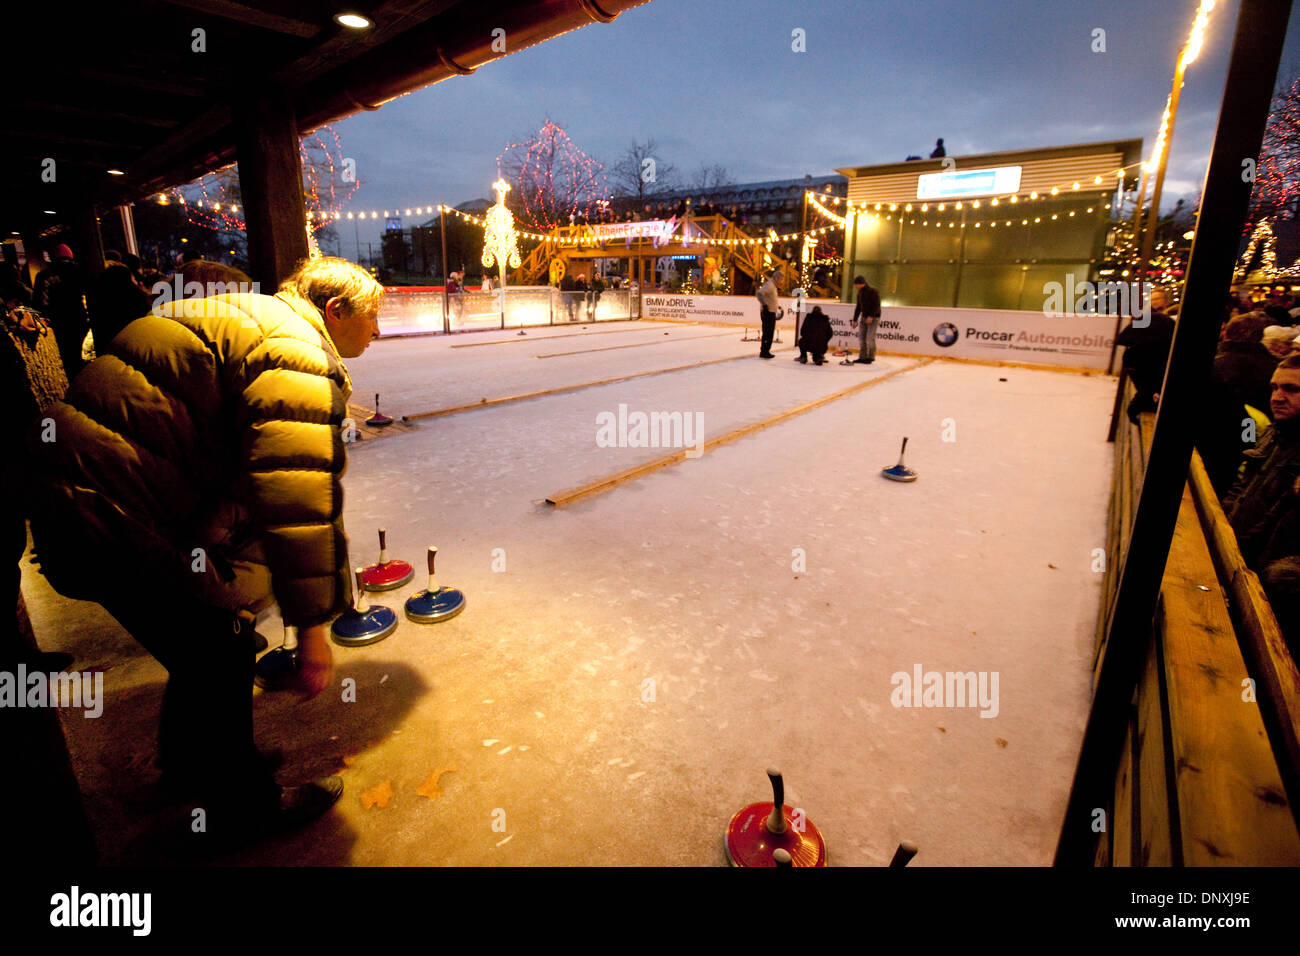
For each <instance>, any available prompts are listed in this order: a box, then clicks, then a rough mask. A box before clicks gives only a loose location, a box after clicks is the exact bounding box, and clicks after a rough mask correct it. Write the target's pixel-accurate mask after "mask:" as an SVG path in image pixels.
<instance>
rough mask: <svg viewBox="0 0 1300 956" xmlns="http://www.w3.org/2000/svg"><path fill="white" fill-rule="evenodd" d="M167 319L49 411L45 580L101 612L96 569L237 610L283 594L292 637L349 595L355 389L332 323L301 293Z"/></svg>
mask: <svg viewBox="0 0 1300 956" xmlns="http://www.w3.org/2000/svg"><path fill="white" fill-rule="evenodd" d="M157 311H158V312H160V313H161V315H153V314H151V315H148V316H145V317H144V318H141V319H137V320H136V321H134V322H132V323H131V324H130V325H128V326H127V327H126V328H125V329H123V330H122V332H121V333H120V334H119V335H118V336H117V337H116V338H115V339H113V341H112V343H111V344H109V345H108V347H107V348H106V349H105V351H104V352H103V353H102V354H101V355H100V357H99V358H97V359H96V360H95V361H94V362H92V363H91V364H90V365H88V366H87V367H86V369H85V370H84V371H83V372H82V373H81V374H80V375H78V376H77V378H76V380H75V381H74V383H73V385H72V387H71V388H70V389H69V391H68V394H67V397H66V399H65V401H63V402H61V403H59V404H57V405H54V406H52V407H51V408H50V410H49V411H48V413H47V414H48V416H49V417H50V418H52V419H54V427H55V431H54V435H53V437H54V440H53V441H45V442H38V443H37V445H36V448H37V456H38V467H37V474H38V475H39V476H41V487H39V488H37V489H36V495H37V498H38V502H39V503H38V513H40V514H41V515H43V518H41V519H37V518H34V519H33V531H34V534H35V535H36V546H37V550H38V554H39V556H40V559H41V564H42V569H43V570H44V572H45V574H46V575H47V576H48V577H49V579H50V582H51V584H52V585H53V586H54V587H55V588H56V589H57V590H59V591H61V592H63V593H64V594H67V595H69V596H72V597H87V598H91V599H93V598H94V597H95V596H96V594H95V587H96V578H97V574H96V572H95V569H96V568H99V569H103V568H104V567H105V564H104V562H111V563H112V566H113V570H115V571H117V570H121V569H122V567H123V562H130V564H128V565H126V566H127V567H129V568H132V569H133V570H138V571H139V572H140V573H141V584H142V585H143V586H147V587H155V586H157V587H179V588H185V589H188V591H189V592H190V593H192V594H193V596H194V597H196V598H197V599H199V600H201V601H203V602H204V603H206V604H209V605H212V606H217V607H223V608H227V609H230V610H233V611H239V610H246V611H252V612H256V611H259V610H261V609H262V608H263V607H265V606H267V605H268V604H269V603H270V602H271V600H272V598H273V597H274V599H275V600H276V601H278V602H279V605H280V611H281V614H282V615H283V617H284V620H285V622H286V623H288V624H292V625H296V626H298V627H308V626H311V625H314V624H319V623H322V622H324V621H326V620H328V619H329V618H330V617H332V616H333V615H334V614H337V613H338V612H339V611H341V610H342V609H343V608H345V607H346V606H347V604H348V602H349V601H350V600H351V593H352V592H351V584H350V575H349V573H348V561H347V542H346V538H345V536H344V531H343V517H342V516H343V491H342V487H341V484H340V479H341V478H342V475H343V471H344V468H345V465H346V457H345V452H344V445H343V436H342V425H343V420H344V418H345V417H346V415H347V400H348V397H349V395H350V394H351V392H352V383H351V380H350V379H349V378H348V374H347V369H346V368H345V367H344V366H343V363H342V361H341V359H340V357H339V354H338V352H337V351H336V350H335V348H334V344H333V342H332V341H331V340H330V337H329V334H328V333H327V332H326V330H325V326H324V322H323V320H322V319H321V316H320V313H319V312H317V310H316V309H315V307H314V306H312V305H311V304H310V303H309V302H307V301H305V300H303V299H300V298H298V297H296V296H293V295H290V294H287V293H281V294H280V295H277V296H264V295H256V294H237V295H236V294H231V295H221V296H215V297H213V298H208V299H190V300H185V301H181V302H172V303H169V304H167V305H165V306H163V307H161V308H160V309H158V310H157ZM41 525H43V526H44V527H43V528H42V527H41ZM42 530H44V531H45V534H44V535H42V534H40V533H39V532H40V531H42ZM136 562H138V568H137V566H136ZM145 596H147V591H143V590H142V597H145Z"/></svg>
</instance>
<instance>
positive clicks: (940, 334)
mask: <svg viewBox="0 0 1300 956" xmlns="http://www.w3.org/2000/svg"><path fill="white" fill-rule="evenodd" d="M958 334H959V333H958V332H957V326H955V325H953V324H952V323H951V322H940V323H939V324H938V325H936V326H935V327H934V344H935V345H938V346H940V347H942V348H945V349H946V348H947V347H948V346H950V345H953V344H954V343H956V341H957V336H958Z"/></svg>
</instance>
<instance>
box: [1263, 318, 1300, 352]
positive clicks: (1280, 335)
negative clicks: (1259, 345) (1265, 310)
mask: <svg viewBox="0 0 1300 956" xmlns="http://www.w3.org/2000/svg"><path fill="white" fill-rule="evenodd" d="M1297 335H1300V327H1296V326H1290V325H1270V326H1268V327H1267V328H1266V329H1264V338H1263V342H1264V348H1266V349H1268V350H1269V352H1271V353H1272V354H1273V355H1274V356H1276V357H1277V358H1279V359H1283V358H1286V356H1287V354H1288V353H1289V352H1290V351H1291V343H1292V342H1294V341H1295V340H1296V336H1297Z"/></svg>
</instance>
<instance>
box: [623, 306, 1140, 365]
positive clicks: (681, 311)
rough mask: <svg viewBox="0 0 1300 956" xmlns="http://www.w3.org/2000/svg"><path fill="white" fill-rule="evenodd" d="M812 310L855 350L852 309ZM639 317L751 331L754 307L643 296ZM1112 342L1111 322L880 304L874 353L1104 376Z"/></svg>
mask: <svg viewBox="0 0 1300 956" xmlns="http://www.w3.org/2000/svg"><path fill="white" fill-rule="evenodd" d="M781 306H782V308H784V309H785V316H784V317H783V319H782V321H781V323H780V324H781V326H782V327H785V328H789V327H792V326H793V319H794V311H795V300H794V299H790V298H783V299H781ZM814 306H817V307H820V308H821V310H822V311H823V312H825V313H826V315H827V316H829V317H830V320H831V328H832V329H833V330H834V333H835V337H834V338H833V339H832V340H831V348H832V349H835V348H852V349H856V348H857V346H858V337H857V332H856V331H853V330H851V329H850V327H849V321H850V319H852V317H853V305H852V303H845V302H838V301H831V300H828V299H808V300H805V302H804V312H805V314H806V313H807V312H810V311H812V309H813V307H814ZM641 317H642V318H643V319H659V320H661V321H676V322H714V323H719V324H729V325H744V326H749V327H757V326H758V324H759V303H758V300H757V299H756V298H755V297H754V296H735V295H677V294H670V293H659V292H648V293H645V294H644V295H642V296H641ZM1114 338H1115V317H1114V316H1110V315H1066V316H1049V315H1044V314H1043V313H1042V312H1019V311H1011V310H1003V309H940V308H928V307H913V306H889V305H886V306H884V307H883V308H882V309H881V316H880V324H879V326H878V327H877V329H876V348H877V350H878V351H881V352H891V353H894V354H898V355H924V356H926V357H929V358H957V359H978V360H982V361H1000V362H1017V363H1021V364H1024V365H1030V366H1041V367H1044V368H1073V369H1092V370H1096V371H1104V370H1105V369H1106V368H1107V367H1108V366H1109V364H1110V357H1111V345H1112V343H1113V341H1114Z"/></svg>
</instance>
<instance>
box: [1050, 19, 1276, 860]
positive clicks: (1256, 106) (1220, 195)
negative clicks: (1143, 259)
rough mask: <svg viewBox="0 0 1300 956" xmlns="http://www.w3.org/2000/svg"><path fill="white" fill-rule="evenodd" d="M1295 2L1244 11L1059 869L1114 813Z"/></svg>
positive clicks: (1090, 843) (1085, 856) (1091, 845)
mask: <svg viewBox="0 0 1300 956" xmlns="http://www.w3.org/2000/svg"><path fill="white" fill-rule="evenodd" d="M1290 14H1291V0H1242V2H1241V7H1240V10H1239V13H1238V16H1237V29H1236V35H1235V37H1234V39H1233V45H1232V56H1231V61H1230V63H1229V65H1228V75H1227V80H1226V82H1225V84H1224V91H1223V102H1222V104H1221V106H1220V107H1219V120H1218V128H1217V130H1216V131H1215V134H1214V147H1213V150H1212V151H1211V155H1210V163H1209V167H1208V169H1207V170H1206V174H1205V187H1204V191H1203V193H1202V202H1201V216H1200V220H1199V224H1198V228H1197V230H1196V238H1195V240H1194V241H1193V242H1194V244H1193V247H1192V254H1191V258H1190V260H1189V262H1188V264H1187V284H1186V286H1185V290H1186V294H1185V296H1184V303H1185V306H1186V308H1185V309H1184V311H1183V313H1182V314H1181V316H1180V317H1179V320H1178V323H1177V325H1176V326H1175V330H1174V339H1173V344H1172V346H1171V347H1170V352H1169V365H1168V368H1167V369H1166V371H1165V379H1164V385H1163V387H1162V388H1161V390H1160V408H1159V411H1158V413H1157V415H1156V425H1155V432H1154V434H1153V437H1152V441H1151V452H1150V457H1149V458H1148V461H1147V468H1146V474H1145V476H1144V479H1143V482H1142V491H1141V495H1140V497H1139V499H1138V506H1137V513H1136V515H1135V516H1134V519H1133V530H1132V536H1131V538H1130V540H1129V546H1128V550H1127V552H1126V553H1125V555H1124V557H1123V560H1122V565H1121V571H1120V576H1119V588H1118V591H1117V592H1116V595H1115V601H1114V605H1113V611H1112V613H1111V620H1110V625H1109V627H1108V629H1107V635H1106V643H1105V652H1104V656H1103V658H1102V662H1101V668H1100V671H1099V673H1098V676H1097V682H1096V692H1095V694H1094V696H1093V701H1092V709H1091V712H1090V713H1089V715H1088V724H1087V728H1086V730H1085V732H1084V738H1083V747H1082V750H1081V751H1080V754H1079V762H1078V765H1077V766H1076V768H1075V773H1074V782H1073V785H1072V787H1071V790H1070V798H1069V802H1068V804H1067V806H1066V811H1065V818H1064V820H1063V822H1062V825H1061V833H1060V837H1059V840H1058V842H1057V847H1056V864H1057V865H1058V866H1067V865H1068V866H1091V865H1093V863H1094V862H1095V853H1094V851H1095V841H1096V838H1097V833H1096V832H1094V830H1093V821H1094V819H1095V818H1096V817H1095V814H1096V811H1097V810H1098V809H1102V810H1104V809H1105V808H1107V807H1109V806H1110V803H1111V801H1112V800H1113V797H1114V793H1115V773H1116V768H1117V766H1118V761H1119V759H1120V755H1121V753H1122V751H1123V747H1124V741H1125V733H1126V730H1127V728H1128V713H1129V706H1130V702H1131V701H1132V698H1133V692H1134V689H1135V688H1136V687H1137V684H1138V680H1139V678H1140V676H1141V673H1142V668H1143V665H1144V664H1145V661H1146V654H1147V648H1148V646H1149V642H1150V640H1151V629H1152V622H1153V619H1154V617H1155V610H1156V605H1157V602H1158V600H1159V595H1160V583H1161V580H1162V578H1163V576H1164V571H1165V560H1166V558H1167V557H1168V553H1169V546H1170V542H1171V541H1172V540H1173V533H1174V525H1175V522H1176V521H1177V518H1178V510H1179V506H1180V504H1181V502H1182V497H1183V490H1184V487H1185V485H1186V484H1187V475H1188V466H1189V464H1190V462H1191V456H1192V445H1193V442H1194V439H1195V434H1196V428H1197V425H1198V423H1199V411H1200V409H1199V405H1200V400H1201V394H1202V393H1203V392H1204V390H1205V384H1206V380H1207V379H1208V377H1209V372H1210V368H1211V365H1212V363H1213V360H1214V352H1215V347H1216V345H1217V343H1218V330H1219V312H1220V308H1221V303H1222V302H1223V297H1224V292H1225V291H1226V290H1227V289H1228V287H1229V286H1230V284H1231V282H1232V272H1233V268H1234V265H1235V263H1236V259H1237V245H1238V242H1239V240H1240V235H1241V224H1242V223H1243V222H1244V221H1245V217H1246V208H1247V204H1248V202H1249V199H1250V191H1251V184H1250V183H1247V182H1243V181H1242V177H1241V157H1242V156H1255V155H1257V154H1258V152H1259V147H1260V142H1261V140H1262V139H1263V135H1264V125H1265V123H1266V121H1267V118H1268V109H1269V104H1270V101H1271V99H1272V96H1273V83H1274V80H1275V78H1276V75H1277V67H1278V62H1279V60H1280V59H1281V55H1282V42H1283V39H1284V31H1279V30H1276V29H1275V28H1274V27H1275V25H1276V24H1278V23H1286V22H1287V20H1288V18H1289V17H1290Z"/></svg>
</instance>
